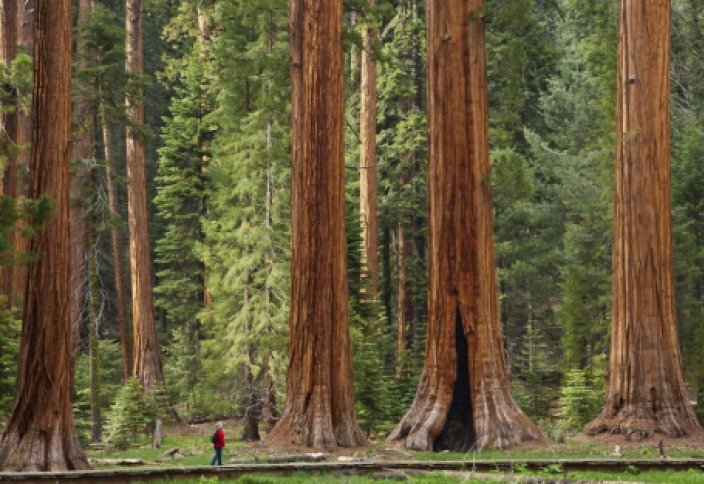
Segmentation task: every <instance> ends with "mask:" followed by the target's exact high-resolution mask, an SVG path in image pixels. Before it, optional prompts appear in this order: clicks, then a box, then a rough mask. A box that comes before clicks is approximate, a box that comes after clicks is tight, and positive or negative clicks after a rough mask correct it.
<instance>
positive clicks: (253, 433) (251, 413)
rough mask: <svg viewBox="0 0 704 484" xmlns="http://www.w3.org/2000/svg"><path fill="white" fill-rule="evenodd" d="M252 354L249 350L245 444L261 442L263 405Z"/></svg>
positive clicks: (243, 432)
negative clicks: (260, 424) (253, 372)
mask: <svg viewBox="0 0 704 484" xmlns="http://www.w3.org/2000/svg"><path fill="white" fill-rule="evenodd" d="M252 353H253V349H252V348H250V350H249V361H248V363H247V368H246V370H245V372H246V376H245V378H246V381H247V393H248V395H247V407H246V409H245V412H244V428H243V429H242V440H244V441H245V442H254V441H258V440H260V437H259V415H260V414H261V412H260V411H259V409H260V407H261V405H260V402H259V399H258V395H257V393H258V392H257V388H256V383H255V382H254V375H253V374H252V356H253V355H252Z"/></svg>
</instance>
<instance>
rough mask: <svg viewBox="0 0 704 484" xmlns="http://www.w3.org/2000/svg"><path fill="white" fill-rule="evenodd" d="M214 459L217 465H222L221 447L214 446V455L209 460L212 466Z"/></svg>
mask: <svg viewBox="0 0 704 484" xmlns="http://www.w3.org/2000/svg"><path fill="white" fill-rule="evenodd" d="M216 461H217V463H218V465H219V466H221V465H222V447H215V455H214V456H213V459H212V460H211V461H210V465H211V466H214V465H215V462H216Z"/></svg>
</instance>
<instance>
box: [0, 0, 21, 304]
mask: <svg viewBox="0 0 704 484" xmlns="http://www.w3.org/2000/svg"><path fill="white" fill-rule="evenodd" d="M0 15H2V18H0V62H2V63H3V64H4V65H5V67H6V68H7V69H11V68H12V63H13V61H14V59H15V55H16V53H17V3H16V2H15V1H14V0H12V1H8V0H4V1H3V2H2V5H0ZM3 89H4V88H3ZM3 95H4V96H7V95H11V96H14V93H9V92H4V93H3ZM16 105H17V106H19V104H18V103H16ZM0 121H1V122H2V126H0V154H2V155H4V156H6V157H7V166H6V167H5V168H4V170H3V169H2V168H1V167H0V195H5V196H7V197H10V198H12V199H13V200H17V198H18V196H19V187H18V179H17V156H16V153H15V149H16V141H17V111H16V110H13V111H10V112H6V113H4V114H3V115H2V118H0ZM13 237H14V235H13ZM14 245H16V244H14ZM15 253H16V247H14V246H13V248H12V259H13V260H12V262H11V263H10V264H8V265H6V266H0V295H4V296H5V297H6V300H5V305H6V307H8V308H12V307H14V306H15V304H16V297H15V296H16V294H17V291H18V288H17V287H16V285H15V283H16V280H15V277H14V275H15V272H16V261H14V258H15V257H14V255H15ZM2 309H5V308H4V307H0V310H2Z"/></svg>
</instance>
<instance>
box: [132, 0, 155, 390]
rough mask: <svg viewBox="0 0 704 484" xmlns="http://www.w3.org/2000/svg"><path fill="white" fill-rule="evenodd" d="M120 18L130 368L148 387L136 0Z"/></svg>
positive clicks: (149, 310)
mask: <svg viewBox="0 0 704 484" xmlns="http://www.w3.org/2000/svg"><path fill="white" fill-rule="evenodd" d="M125 22H126V29H127V36H126V51H127V60H126V69H127V73H128V74H129V75H130V76H133V79H132V81H136V82H133V83H132V85H131V86H130V89H129V90H128V95H127V97H126V108H127V116H128V118H129V122H130V124H129V125H128V126H127V133H126V143H127V178H128V181H127V197H128V201H127V204H128V205H127V212H128V219H129V229H130V273H131V276H132V328H133V343H134V344H133V352H134V353H133V354H134V358H133V371H132V374H133V375H134V376H135V377H136V378H139V381H140V383H141V384H142V385H143V386H144V387H145V388H148V389H151V388H153V387H154V386H156V385H161V384H162V383H163V377H162V371H161V355H160V353H159V342H158V341H157V337H156V325H155V322H154V300H153V299H152V274H151V267H152V264H151V252H150V248H149V230H148V222H147V181H146V175H145V159H144V140H143V139H142V135H141V134H140V132H139V130H140V127H141V126H142V125H143V124H144V100H143V92H142V89H141V88H140V87H138V86H139V82H138V80H136V79H134V78H135V77H139V76H141V75H142V74H143V73H144V12H143V6H142V0H127V5H126V12H125Z"/></svg>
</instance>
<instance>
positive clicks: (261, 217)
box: [204, 0, 290, 439]
mask: <svg viewBox="0 0 704 484" xmlns="http://www.w3.org/2000/svg"><path fill="white" fill-rule="evenodd" d="M286 7H287V2H286V1H282V0H270V1H266V2H261V1H258V2H245V3H242V4H239V5H229V6H223V8H222V9H221V10H220V11H219V15H218V16H217V17H216V20H217V21H218V22H220V25H221V32H220V37H219V38H218V40H217V42H216V45H215V47H214V48H215V52H216V55H217V58H218V59H220V61H221V64H219V69H220V71H221V72H222V73H223V74H222V75H221V76H219V80H218V82H217V84H216V90H217V92H218V93H219V94H218V102H217V105H218V106H219V109H217V110H216V111H215V112H214V113H213V115H212V116H211V119H212V121H213V122H214V123H217V125H218V127H219V130H218V133H217V136H216V137H215V139H214V141H213V159H212V161H211V163H210V167H209V176H210V180H211V188H210V198H209V206H208V215H207V223H206V225H205V230H206V246H205V249H204V255H205V261H206V266H207V268H208V279H207V285H208V291H209V293H210V297H211V298H212V303H211V304H210V305H209V306H208V307H207V308H206V311H205V316H204V326H205V328H204V329H205V332H206V334H207V336H206V338H207V339H206V341H205V342H204V353H205V357H206V358H207V359H206V361H205V365H206V374H207V375H209V380H208V382H209V384H210V385H213V386H215V387H216V388H218V390H219V391H222V392H223V393H226V394H233V393H234V395H235V396H236V398H235V403H236V405H237V409H238V410H240V411H241V412H242V413H243V414H244V415H245V417H246V420H245V423H246V425H245V430H244V437H245V438H246V439H256V438H258V435H259V434H258V428H257V421H258V419H260V418H265V419H267V420H268V422H269V426H271V424H272V423H273V422H274V421H275V418H276V417H277V415H278V414H277V402H278V401H280V399H281V396H282V393H283V388H284V379H285V355H286V351H285V350H286V346H285V334H286V318H287V315H288V309H289V291H290V289H289V281H290V275H289V260H290V259H289V258H290V246H289V244H290V239H289V238H288V224H289V221H290V195H289V193H290V192H289V183H290V167H289V164H290V114H289V108H288V93H289V91H288V89H289V87H288V86H289V76H288V65H287V59H288V45H287V38H288V31H287V12H288V11H287V8H286ZM222 375H225V376H226V378H222Z"/></svg>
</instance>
